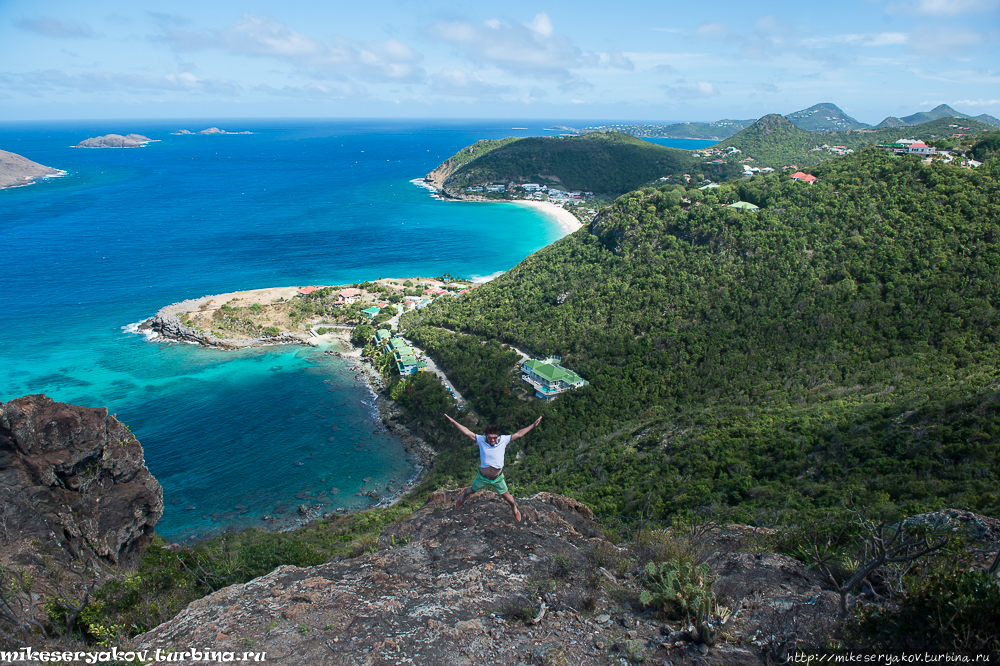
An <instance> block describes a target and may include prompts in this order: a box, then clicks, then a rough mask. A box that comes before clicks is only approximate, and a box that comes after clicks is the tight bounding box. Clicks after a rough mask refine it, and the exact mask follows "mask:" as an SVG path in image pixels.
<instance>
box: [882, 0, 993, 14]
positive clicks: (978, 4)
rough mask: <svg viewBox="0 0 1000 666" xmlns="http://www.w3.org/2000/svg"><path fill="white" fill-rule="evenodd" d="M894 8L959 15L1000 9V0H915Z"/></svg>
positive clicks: (923, 12)
mask: <svg viewBox="0 0 1000 666" xmlns="http://www.w3.org/2000/svg"><path fill="white" fill-rule="evenodd" d="M893 9H896V10H899V9H904V10H909V11H913V12H916V13H918V14H927V15H930V16H958V15H960V14H969V13H974V12H990V11H996V10H997V9H1000V0H915V1H914V2H909V3H906V4H903V5H897V6H895V7H893Z"/></svg>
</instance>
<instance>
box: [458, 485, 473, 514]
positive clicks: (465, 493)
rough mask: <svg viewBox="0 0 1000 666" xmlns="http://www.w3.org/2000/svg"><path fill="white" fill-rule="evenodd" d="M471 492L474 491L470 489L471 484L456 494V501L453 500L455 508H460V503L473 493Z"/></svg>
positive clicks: (463, 502)
mask: <svg viewBox="0 0 1000 666" xmlns="http://www.w3.org/2000/svg"><path fill="white" fill-rule="evenodd" d="M473 492H475V491H473V490H472V486H469V487H468V488H466V489H465V490H463V491H462V492H461V493H460V494H459V496H458V501H456V502H455V508H456V509H461V508H462V505H463V504H465V500H467V499H468V498H469V495H471V494H473Z"/></svg>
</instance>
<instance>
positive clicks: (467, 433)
mask: <svg viewBox="0 0 1000 666" xmlns="http://www.w3.org/2000/svg"><path fill="white" fill-rule="evenodd" d="M444 417H445V418H446V419H448V420H449V421H451V423H452V425H454V426H455V427H456V428H458V431H459V432H460V433H462V434H463V435H465V436H466V437H470V438H472V441H473V442H474V441H476V433H474V432H472V431H471V430H469V429H468V428H466V427H465V426H464V425H462V424H461V423H459V422H458V421H456V420H455V419H453V418H451V417H450V416H448V415H447V414H445V415H444ZM529 430H530V428H529Z"/></svg>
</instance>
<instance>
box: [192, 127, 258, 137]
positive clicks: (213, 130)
mask: <svg viewBox="0 0 1000 666" xmlns="http://www.w3.org/2000/svg"><path fill="white" fill-rule="evenodd" d="M172 134H175V135H177V134H253V132H249V131H243V132H227V131H226V130H224V129H219V128H218V127H209V128H206V129H203V130H201V131H200V132H192V131H191V130H186V129H179V130H177V131H176V132H172Z"/></svg>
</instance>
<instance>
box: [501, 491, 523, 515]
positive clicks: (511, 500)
mask: <svg viewBox="0 0 1000 666" xmlns="http://www.w3.org/2000/svg"><path fill="white" fill-rule="evenodd" d="M501 497H503V498H504V499H505V500H507V504H510V508H512V509H513V510H514V519H515V520H517V522H521V512H520V511H518V510H517V502H515V501H514V496H513V495H511V494H510V491H509V490H508V491H507V492H505V493H504V494H503V495H501Z"/></svg>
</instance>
